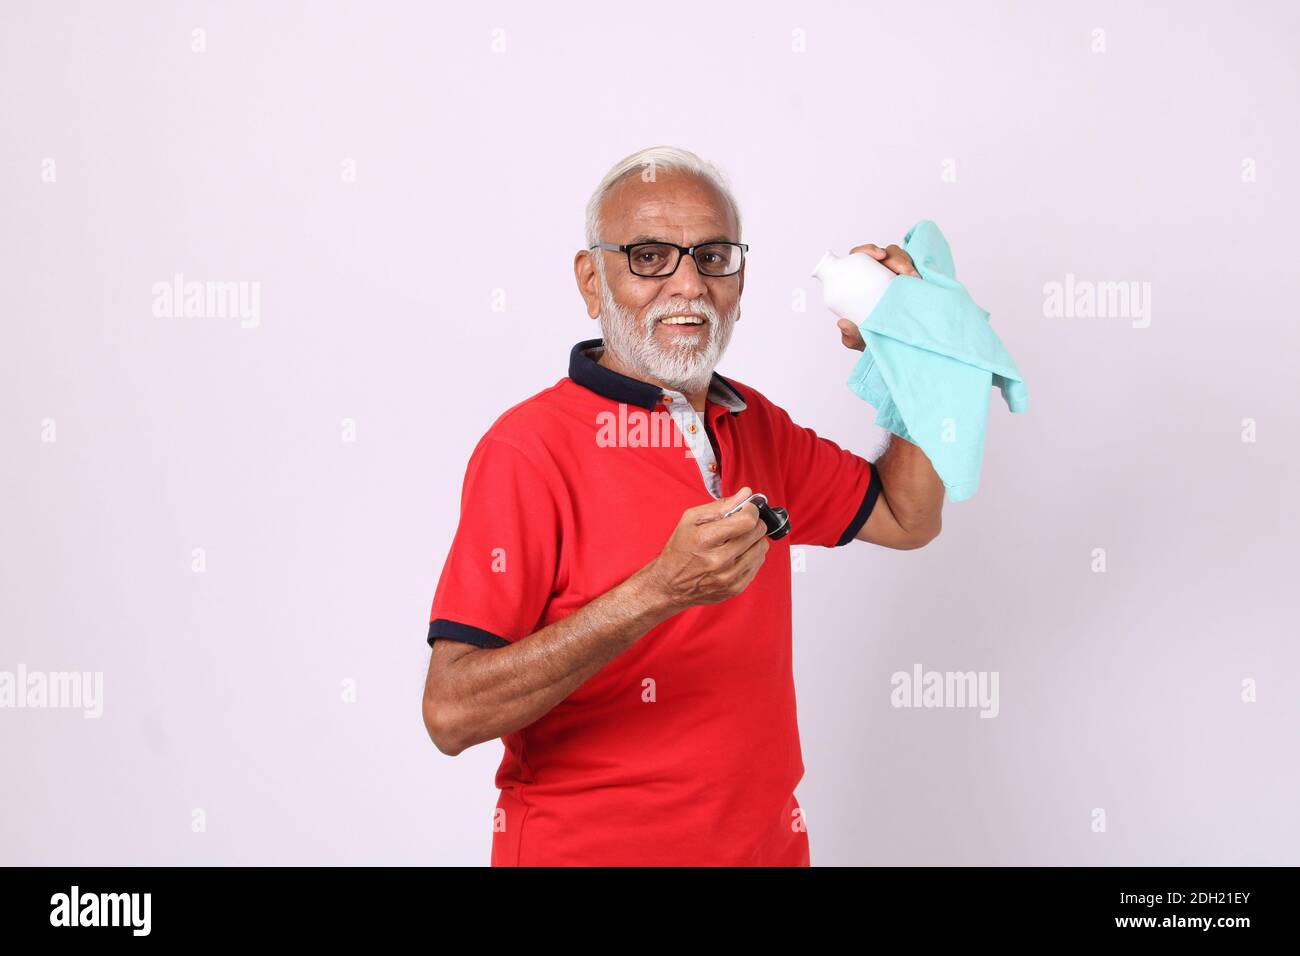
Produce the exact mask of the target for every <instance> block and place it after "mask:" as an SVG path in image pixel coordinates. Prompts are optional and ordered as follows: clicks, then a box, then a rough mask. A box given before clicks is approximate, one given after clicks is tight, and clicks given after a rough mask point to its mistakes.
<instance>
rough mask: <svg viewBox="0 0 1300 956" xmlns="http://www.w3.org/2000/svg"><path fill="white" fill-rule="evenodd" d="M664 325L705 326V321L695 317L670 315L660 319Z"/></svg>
mask: <svg viewBox="0 0 1300 956" xmlns="http://www.w3.org/2000/svg"><path fill="white" fill-rule="evenodd" d="M659 321H660V322H662V323H663V324H664V325H703V324H704V320H703V319H701V318H699V317H698V316H694V315H670V316H668V317H667V318H666V319H660V320H659Z"/></svg>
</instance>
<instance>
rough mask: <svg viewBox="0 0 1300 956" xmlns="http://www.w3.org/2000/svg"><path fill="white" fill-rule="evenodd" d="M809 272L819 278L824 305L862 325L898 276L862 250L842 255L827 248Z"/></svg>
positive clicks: (840, 315) (844, 317) (842, 317)
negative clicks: (886, 288) (887, 287)
mask: <svg viewBox="0 0 1300 956" xmlns="http://www.w3.org/2000/svg"><path fill="white" fill-rule="evenodd" d="M812 274H813V278H815V279H819V280H821V284H822V298H823V299H825V301H826V308H828V309H830V310H831V311H832V312H834V313H835V314H836V315H838V316H839V317H840V318H841V319H848V320H849V321H850V322H852V323H853V324H854V325H858V324H861V323H862V321H863V320H864V319H866V317H867V316H869V315H870V314H871V312H872V310H873V309H874V308H875V307H876V303H877V302H879V301H880V297H881V296H883V295H884V294H885V287H886V286H888V285H889V283H890V282H891V281H893V280H894V279H896V278H898V276H897V275H896V274H895V273H894V272H893V270H891V269H890V268H889V266H887V265H884V264H883V263H880V262H877V261H876V260H875V259H873V258H871V256H869V255H867V254H866V253H865V252H855V253H853V254H852V255H848V256H844V257H843V258H841V257H839V256H837V255H835V254H834V253H833V252H830V251H829V250H828V251H827V252H826V254H825V255H823V256H822V257H821V260H820V261H819V262H818V263H817V266H816V268H814V269H813V272H812Z"/></svg>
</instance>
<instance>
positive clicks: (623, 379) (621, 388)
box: [569, 339, 745, 415]
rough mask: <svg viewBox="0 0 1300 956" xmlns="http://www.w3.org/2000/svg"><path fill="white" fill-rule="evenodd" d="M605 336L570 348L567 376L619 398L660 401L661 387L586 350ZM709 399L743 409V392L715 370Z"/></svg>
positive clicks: (646, 404)
mask: <svg viewBox="0 0 1300 956" xmlns="http://www.w3.org/2000/svg"><path fill="white" fill-rule="evenodd" d="M604 347H605V340H604V339H584V340H583V341H581V342H579V343H578V344H577V345H575V346H574V347H573V350H572V351H570V352H569V378H571V379H573V380H574V381H575V382H577V383H578V384H579V385H581V386H582V387H583V388H585V389H589V390H590V391H593V392H595V393H596V394H597V395H603V396H605V397H606V398H610V399H613V400H614V401H616V402H622V403H624V404H626V405H637V406H640V407H641V408H649V409H653V408H654V407H655V406H656V405H658V404H659V396H660V395H662V394H663V393H664V389H662V388H660V387H659V386H658V385H652V384H651V383H650V382H643V381H641V380H640V379H637V378H631V377H630V376H627V375H623V374H621V373H619V372H615V371H614V370H613V369H612V368H606V367H605V366H603V365H600V364H598V363H597V362H596V360H595V359H594V358H592V357H591V356H590V355H588V354H587V350H588V349H603V348H604ZM709 399H710V400H711V401H715V402H717V403H718V404H719V405H722V406H724V407H726V408H727V409H728V410H729V411H730V412H731V414H733V415H738V414H740V413H741V412H742V411H744V409H745V396H744V395H742V394H741V393H740V389H738V388H736V386H734V385H732V384H731V383H730V382H728V381H727V380H726V379H725V378H723V377H722V376H721V375H719V374H718V373H717V372H714V373H713V379H712V381H710V382H709Z"/></svg>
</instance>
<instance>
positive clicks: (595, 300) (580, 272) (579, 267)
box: [573, 249, 600, 319]
mask: <svg viewBox="0 0 1300 956" xmlns="http://www.w3.org/2000/svg"><path fill="white" fill-rule="evenodd" d="M591 255H592V254H591V253H590V252H588V251H587V250H586V249H579V250H578V252H577V254H576V255H574V257H573V277H574V279H576V280H577V282H578V294H579V295H581V296H582V301H583V302H585V303H587V315H588V317H590V318H593V319H597V318H600V277H599V276H597V275H596V265H595V263H593V262H592V261H591Z"/></svg>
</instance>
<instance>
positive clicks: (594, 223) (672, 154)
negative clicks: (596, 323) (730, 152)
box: [587, 146, 740, 275]
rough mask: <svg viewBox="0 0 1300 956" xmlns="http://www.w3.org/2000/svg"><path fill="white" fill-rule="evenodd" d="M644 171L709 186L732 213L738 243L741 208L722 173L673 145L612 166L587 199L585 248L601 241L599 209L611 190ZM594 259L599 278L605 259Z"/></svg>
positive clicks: (634, 154)
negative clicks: (680, 175) (689, 177)
mask: <svg viewBox="0 0 1300 956" xmlns="http://www.w3.org/2000/svg"><path fill="white" fill-rule="evenodd" d="M647 168H648V169H649V170H650V172H651V175H654V174H656V173H657V172H658V171H659V170H661V169H674V170H679V171H682V172H687V173H693V174H694V175H696V176H699V177H700V178H701V179H704V180H706V181H707V182H709V183H711V184H712V185H713V186H714V187H715V188H716V189H717V190H718V192H720V193H722V195H723V196H724V197H725V198H726V200H727V202H728V203H729V204H730V206H731V211H732V213H734V214H735V217H736V242H739V241H740V206H738V205H737V204H736V197H735V196H733V195H732V194H731V188H730V187H729V186H728V185H727V179H726V177H725V176H724V175H723V174H722V171H721V170H720V169H718V167H716V166H714V165H713V164H712V163H710V162H708V161H707V160H704V159H701V158H700V157H699V156H697V155H695V154H694V153H692V152H691V151H690V150H688V149H678V148H677V147H676V146H651V147H649V148H648V149H642V150H638V151H637V152H635V153H633V154H632V155H631V156H625V157H624V158H622V159H620V160H619V161H618V162H617V163H615V164H614V166H613V168H612V169H610V171H609V172H607V173H606V174H605V178H604V179H602V180H601V181H600V185H599V186H597V187H596V191H595V192H594V193H592V194H591V198H590V199H589V200H587V248H588V249H590V248H591V247H592V246H593V245H595V244H596V243H597V242H600V241H601V235H600V229H601V219H600V212H601V207H602V206H604V204H605V197H607V196H608V195H609V193H610V190H612V189H613V188H614V186H615V185H616V184H617V183H618V182H619V181H621V180H622V179H623V177H624V176H628V175H630V174H632V173H635V172H640V171H641V170H643V169H647ZM593 258H594V259H595V260H596V266H597V269H598V270H599V271H600V273H601V275H604V256H593Z"/></svg>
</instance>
